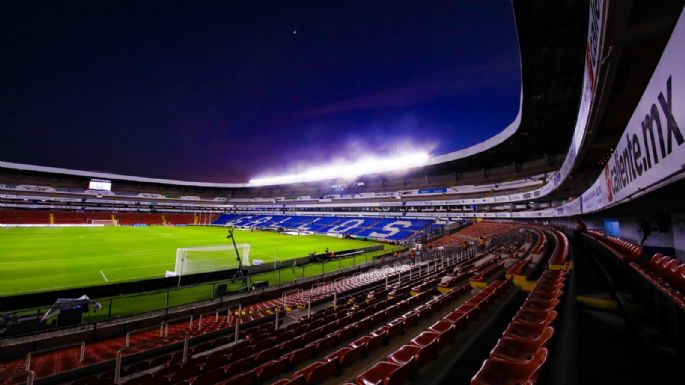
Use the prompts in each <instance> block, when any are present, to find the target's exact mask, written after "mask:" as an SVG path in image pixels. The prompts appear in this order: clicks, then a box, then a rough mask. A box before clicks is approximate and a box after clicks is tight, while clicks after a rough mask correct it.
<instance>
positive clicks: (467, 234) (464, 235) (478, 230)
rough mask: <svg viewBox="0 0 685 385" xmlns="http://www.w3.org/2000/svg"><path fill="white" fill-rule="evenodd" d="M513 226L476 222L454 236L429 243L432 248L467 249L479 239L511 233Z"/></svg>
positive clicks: (446, 236)
mask: <svg viewBox="0 0 685 385" xmlns="http://www.w3.org/2000/svg"><path fill="white" fill-rule="evenodd" d="M512 228H513V225H512V224H509V223H499V222H475V223H472V224H470V225H468V226H466V227H464V228H463V229H461V230H459V231H457V232H456V233H453V234H448V235H445V236H443V237H440V238H438V239H436V240H434V241H431V242H430V243H429V246H432V247H441V246H457V247H466V246H468V245H469V243H470V242H473V241H474V240H475V239H477V238H478V237H481V236H482V237H485V238H489V237H492V236H494V235H497V234H502V233H506V232H509V231H511V230H512Z"/></svg>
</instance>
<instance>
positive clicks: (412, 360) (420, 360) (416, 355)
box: [388, 345, 432, 369]
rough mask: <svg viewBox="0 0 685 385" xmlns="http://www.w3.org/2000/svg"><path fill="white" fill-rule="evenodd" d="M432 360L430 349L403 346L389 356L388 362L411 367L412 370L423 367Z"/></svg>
mask: <svg viewBox="0 0 685 385" xmlns="http://www.w3.org/2000/svg"><path fill="white" fill-rule="evenodd" d="M431 358H432V352H431V349H430V347H427V348H426V347H424V348H422V347H419V346H416V345H403V346H402V347H400V348H399V349H397V350H395V351H394V352H392V353H391V354H390V355H389V356H388V361H389V362H393V363H396V364H398V365H401V366H404V365H409V368H410V369H414V368H416V367H421V366H423V365H425V364H426V362H428V360H430V359H431Z"/></svg>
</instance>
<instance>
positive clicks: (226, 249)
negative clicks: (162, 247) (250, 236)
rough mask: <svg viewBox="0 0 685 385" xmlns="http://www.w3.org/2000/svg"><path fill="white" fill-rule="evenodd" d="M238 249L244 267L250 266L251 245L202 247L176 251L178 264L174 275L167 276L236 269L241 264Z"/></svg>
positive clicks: (168, 273) (168, 274)
mask: <svg viewBox="0 0 685 385" xmlns="http://www.w3.org/2000/svg"><path fill="white" fill-rule="evenodd" d="M236 248H237V250H238V253H240V258H241V260H242V262H243V266H250V245H249V244H247V243H242V244H238V245H236V247H235V248H234V247H233V245H218V246H202V247H186V248H180V249H176V264H175V266H174V271H173V274H170V273H171V272H167V276H179V277H180V276H183V275H188V274H197V273H208V272H211V271H219V270H228V269H235V268H237V267H238V265H239V263H238V260H237V255H236Z"/></svg>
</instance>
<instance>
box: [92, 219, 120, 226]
mask: <svg viewBox="0 0 685 385" xmlns="http://www.w3.org/2000/svg"><path fill="white" fill-rule="evenodd" d="M90 224H91V225H96V226H119V221H118V220H116V219H91V220H90Z"/></svg>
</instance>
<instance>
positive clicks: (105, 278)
mask: <svg viewBox="0 0 685 385" xmlns="http://www.w3.org/2000/svg"><path fill="white" fill-rule="evenodd" d="M100 274H102V278H103V279H104V280H105V282H109V281H108V280H107V276H106V275H105V273H103V272H102V270H100Z"/></svg>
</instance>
